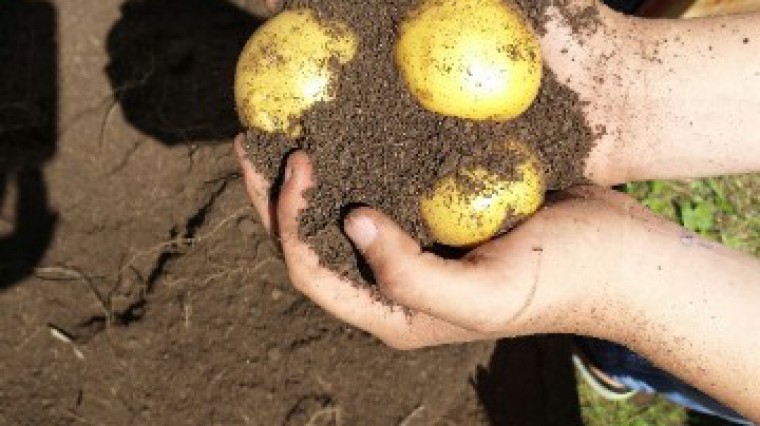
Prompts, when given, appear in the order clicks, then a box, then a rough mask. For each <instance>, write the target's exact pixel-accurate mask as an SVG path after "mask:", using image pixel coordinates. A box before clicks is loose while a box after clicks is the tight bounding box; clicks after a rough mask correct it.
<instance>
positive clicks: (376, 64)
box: [247, 0, 594, 280]
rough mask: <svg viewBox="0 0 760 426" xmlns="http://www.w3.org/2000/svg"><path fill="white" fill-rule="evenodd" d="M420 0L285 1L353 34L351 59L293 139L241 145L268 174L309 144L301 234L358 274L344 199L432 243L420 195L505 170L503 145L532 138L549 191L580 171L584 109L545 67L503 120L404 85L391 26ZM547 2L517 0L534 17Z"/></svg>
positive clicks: (326, 258)
mask: <svg viewBox="0 0 760 426" xmlns="http://www.w3.org/2000/svg"><path fill="white" fill-rule="evenodd" d="M418 1H419V0H387V1H383V2H378V3H373V4H372V5H371V6H368V4H367V3H366V1H365V0H342V1H335V0H292V1H289V2H287V4H286V8H300V7H308V8H311V9H312V10H314V11H315V12H316V13H317V15H318V16H319V17H320V18H322V19H329V20H340V21H342V22H344V23H346V24H348V25H349V26H350V27H351V28H352V29H353V30H354V31H355V32H356V33H357V35H358V36H359V39H360V40H359V49H358V52H357V54H356V56H355V58H354V59H353V60H352V61H351V62H349V63H348V64H347V65H346V66H345V67H343V68H342V69H341V72H340V76H341V77H340V81H339V84H338V85H337V87H336V88H335V90H336V94H337V96H336V100H335V101H333V102H328V103H322V104H319V105H317V106H316V107H314V108H313V109H312V110H310V111H309V112H307V113H306V114H305V116H304V118H303V123H302V124H303V135H302V137H300V138H299V139H298V140H291V139H288V138H287V137H286V136H284V135H272V134H266V133H263V132H259V131H256V130H250V131H249V132H248V137H247V141H248V143H247V145H248V150H249V153H250V157H251V160H252V161H253V163H254V164H255V166H256V168H257V169H258V170H261V171H263V172H264V173H265V174H266V175H267V176H268V177H269V178H270V179H272V180H275V177H276V175H277V173H278V171H279V170H280V168H281V164H282V161H283V159H284V158H285V156H286V155H287V154H288V153H289V152H291V151H293V150H294V149H301V150H304V151H306V152H308V153H309V154H310V155H311V157H312V160H313V163H314V165H315V173H316V181H317V185H316V187H315V188H314V190H313V191H311V192H310V194H309V201H310V207H309V209H308V210H307V211H306V212H305V213H304V215H303V217H302V220H301V232H302V236H303V238H304V239H305V240H306V241H307V242H308V243H309V244H311V245H312V246H313V247H314V249H315V250H316V251H317V252H318V254H319V255H320V257H321V259H322V261H323V263H324V264H325V265H326V266H327V267H330V268H331V269H334V270H337V271H341V272H343V273H345V275H347V276H348V277H349V278H352V279H355V280H360V274H359V271H358V268H357V258H356V256H355V253H354V251H353V249H352V247H351V244H350V241H349V240H348V239H347V238H346V237H345V236H344V235H343V233H342V230H341V217H342V215H343V214H345V211H346V209H347V208H348V206H351V205H356V204H362V205H368V206H371V207H373V208H376V209H379V210H380V211H383V212H384V213H386V214H388V215H390V216H391V217H393V218H394V219H395V220H396V221H397V223H399V224H400V225H401V226H402V227H403V228H404V229H405V230H406V231H408V232H409V233H411V235H413V236H415V237H416V238H417V239H418V240H419V241H420V242H421V243H422V244H423V245H424V246H430V245H432V244H433V243H434V241H433V239H432V238H431V236H430V235H429V233H428V232H427V230H426V229H425V227H424V225H423V223H422V220H421V217H420V213H419V197H420V195H421V194H423V193H425V192H426V191H430V190H431V189H432V187H433V185H434V183H435V182H436V181H437V180H438V179H439V178H440V177H442V176H443V175H445V174H448V173H450V172H452V171H455V170H456V169H458V168H460V167H462V166H466V165H470V164H488V165H489V166H491V167H494V166H496V167H498V168H497V169H496V170H493V171H495V172H497V173H500V174H503V175H510V174H511V173H512V172H511V169H512V166H513V164H512V163H513V161H510V159H509V158H505V157H504V156H503V155H501V154H500V152H503V144H504V143H505V141H507V140H510V139H517V140H520V141H522V142H524V143H526V144H528V145H529V146H531V147H532V148H533V149H534V150H535V151H536V152H537V153H538V154H539V156H540V157H541V160H542V163H543V166H544V169H545V172H546V174H547V177H548V183H549V187H550V189H561V188H565V187H568V186H570V185H572V184H573V183H577V182H579V181H581V180H582V179H583V169H584V161H585V158H586V157H587V156H588V153H589V151H590V150H591V148H592V145H593V140H594V132H593V131H592V129H590V128H589V127H588V126H587V125H586V123H585V121H584V118H583V115H582V113H581V109H580V107H581V104H580V100H579V99H578V96H577V94H575V93H574V92H573V91H571V90H570V89H568V88H566V87H564V86H563V85H562V84H561V83H560V82H558V81H557V79H556V78H555V77H554V75H553V74H552V73H551V71H549V70H546V71H545V75H544V80H543V83H542V88H541V91H540V93H539V96H538V98H537V99H536V101H535V103H534V104H533V105H532V106H531V108H530V109H529V110H528V111H527V112H526V113H525V114H523V115H522V116H521V117H519V118H517V119H515V120H512V121H509V122H506V123H491V122H477V121H472V120H466V119H459V118H452V117H444V116H441V115H438V114H435V113H432V112H429V111H427V110H425V109H423V108H422V107H421V106H420V105H419V104H418V103H417V102H416V101H415V100H414V99H413V97H412V95H411V94H410V93H409V92H408V91H407V89H406V87H405V84H404V82H403V81H402V79H401V78H400V76H399V72H398V69H397V67H396V65H395V63H394V57H393V47H394V44H395V39H396V34H397V31H396V29H397V26H398V24H399V22H400V21H401V20H402V19H403V18H404V17H405V16H406V14H407V13H408V11H409V10H411V8H412V7H414V5H415V4H416V3H417V2H418ZM547 4H548V3H547V2H545V1H544V2H538V3H535V4H534V3H533V2H529V1H524V2H521V7H522V8H524V9H525V8H527V9H528V10H525V12H526V15H527V16H529V17H530V18H531V19H532V20H533V21H534V23H535V24H536V25H540V24H541V17H542V16H543V14H542V11H543V9H544V8H545V7H546V5H547Z"/></svg>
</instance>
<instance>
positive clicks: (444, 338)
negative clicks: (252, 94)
mask: <svg viewBox="0 0 760 426" xmlns="http://www.w3.org/2000/svg"><path fill="white" fill-rule="evenodd" d="M241 144H242V138H239V139H238V140H237V142H236V145H237V150H238V154H239V156H240V159H241V165H242V168H243V171H244V176H245V180H246V186H247V188H248V192H249V195H250V197H251V200H252V202H253V205H254V207H255V208H256V210H257V212H258V213H259V215H260V217H261V218H262V222H263V223H264V224H265V226H266V227H267V229H270V230H271V232H272V233H274V234H276V235H278V236H279V240H280V243H281V246H282V250H283V254H284V259H285V262H286V266H287V268H288V272H289V274H290V278H291V281H292V282H293V284H294V285H295V286H296V287H297V288H298V289H299V290H300V291H301V292H303V293H304V294H305V295H306V296H307V297H309V298H310V299H312V300H313V301H314V302H316V303H317V304H319V305H320V306H322V307H323V308H324V309H326V310H327V311H329V312H331V313H332V314H333V315H335V316H337V317H338V318H340V319H342V320H344V321H346V322H349V323H351V324H353V325H354V326H356V327H358V328H361V329H364V330H366V331H368V332H370V333H372V334H373V335H375V336H377V337H378V338H380V339H381V340H383V341H384V342H385V343H387V344H388V345H390V346H392V347H395V348H405V349H411V348H419V347H425V346H432V345H439V344H445V343H454V342H463V341H471V340H480V339H491V338H497V337H502V336H513V335H524V334H536V333H549V332H571V331H581V330H582V329H583V327H582V326H581V323H582V322H583V321H585V319H586V318H588V315H585V314H588V312H585V313H584V308H585V307H588V306H589V304H588V303H586V302H585V300H586V298H587V296H588V294H587V291H586V288H588V287H591V288H593V287H596V288H602V287H603V286H604V285H605V283H606V282H608V281H609V280H610V279H611V277H612V276H614V275H615V274H616V273H617V272H618V265H621V263H620V262H618V261H617V260H616V256H617V255H620V254H621V253H619V252H620V251H621V250H620V249H621V247H620V246H617V245H616V241H620V240H623V239H625V238H624V235H623V234H624V233H625V230H626V227H625V226H616V225H618V224H619V223H620V222H623V221H624V220H625V218H626V217H627V215H628V212H629V211H630V210H632V209H634V210H635V209H637V208H638V207H636V205H635V203H634V202H633V201H631V200H630V199H628V198H627V197H625V196H623V195H620V194H615V193H611V192H608V191H605V190H600V189H593V188H585V189H578V190H575V191H574V192H572V193H570V194H569V195H570V196H571V199H569V200H567V201H563V202H559V203H556V204H553V205H551V206H549V207H547V208H545V209H543V210H542V211H541V212H540V213H538V214H537V215H536V216H535V217H533V218H532V219H530V220H529V221H528V222H527V223H525V224H524V225H522V226H520V227H518V228H517V229H515V230H514V231H512V232H511V233H510V234H509V235H508V236H505V237H502V238H499V239H497V240H494V241H492V242H490V243H488V244H485V245H483V246H481V247H479V248H477V249H475V250H473V251H472V252H471V253H469V254H468V255H466V256H465V257H464V258H463V259H461V260H447V259H443V258H441V257H438V256H436V255H434V254H431V253H427V252H423V251H422V250H421V248H420V246H419V245H418V244H417V242H416V241H414V240H413V239H412V238H411V237H410V236H409V235H407V234H406V233H405V232H404V231H403V230H401V229H400V228H399V227H398V226H397V225H396V224H395V223H394V222H393V221H392V220H391V219H390V218H388V217H387V216H385V215H383V214H381V213H379V212H377V211H373V210H370V209H366V208H362V209H359V210H356V211H354V212H352V213H351V214H350V215H349V216H348V218H347V219H346V223H345V229H346V232H347V233H348V235H350V236H351V237H352V239H353V241H354V243H355V244H356V246H357V247H358V248H359V250H360V251H361V252H362V254H363V255H364V256H365V258H366V260H367V261H368V262H369V264H370V266H371V267H372V269H373V272H374V274H375V278H376V280H377V283H378V286H379V290H380V291H381V292H382V294H383V295H384V296H386V297H387V298H388V299H389V300H390V301H392V302H393V304H394V305H393V306H391V305H390V304H388V303H384V302H381V301H379V300H378V298H377V297H376V296H375V295H373V294H372V293H371V292H370V291H369V289H368V288H362V287H360V286H359V285H358V284H356V283H352V282H350V281H348V280H346V279H344V278H342V277H340V276H339V275H338V274H336V273H334V272H333V271H330V270H328V269H326V268H325V267H323V266H322V265H321V264H320V261H319V258H318V256H317V254H316V253H315V252H314V251H313V250H312V249H311V248H310V247H309V246H308V245H307V244H305V243H304V242H303V241H301V240H300V239H299V232H298V224H299V220H298V218H299V215H300V212H301V211H302V210H303V209H305V208H306V207H307V203H306V200H305V199H304V198H303V195H302V194H303V192H304V191H306V190H307V189H308V188H310V187H311V186H312V185H313V183H314V182H313V180H312V167H311V164H310V160H309V158H308V156H307V155H306V154H304V153H302V152H297V153H295V154H292V155H291V157H290V158H289V159H288V163H287V166H286V171H285V180H284V184H283V186H282V188H281V191H280V197H279V199H278V200H277V201H276V205H271V204H270V201H269V196H268V187H269V184H268V182H267V181H266V180H265V179H264V178H263V177H262V176H261V175H260V174H258V173H257V172H256V171H255V170H254V169H253V167H252V165H251V163H250V161H249V160H248V158H247V155H246V153H245V150H244V148H242V146H241Z"/></svg>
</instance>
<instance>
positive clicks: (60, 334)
mask: <svg viewBox="0 0 760 426" xmlns="http://www.w3.org/2000/svg"><path fill="white" fill-rule="evenodd" d="M48 330H50V335H51V336H53V338H54V339H56V340H58V341H59V342H62V343H65V344H67V345H69V346H70V347H71V349H72V350H73V351H74V355H76V357H77V358H79V359H80V360H82V361H84V354H82V351H80V350H79V347H78V346H77V344H76V343H75V342H74V338H73V337H71V335H69V333H67V332H65V331H64V330H63V329H61V328H59V327H57V326H55V325H53V324H48Z"/></svg>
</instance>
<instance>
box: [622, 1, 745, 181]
mask: <svg viewBox="0 0 760 426" xmlns="http://www.w3.org/2000/svg"><path fill="white" fill-rule="evenodd" d="M634 25H635V27H634V29H633V30H634V32H633V33H632V34H631V37H632V40H633V42H632V45H631V46H629V48H632V49H639V54H638V55H636V57H634V58H633V59H631V60H630V61H629V62H628V63H627V66H628V67H627V69H624V70H623V73H624V75H625V77H624V78H625V79H626V80H628V83H626V84H627V96H626V101H625V105H624V107H623V108H622V109H621V110H620V112H619V117H617V123H618V125H617V127H618V129H617V131H618V137H617V142H616V143H615V144H614V145H615V146H614V148H613V149H610V152H609V154H610V156H611V161H612V163H613V164H621V165H623V168H624V173H625V176H624V179H622V180H628V181H630V180H648V179H664V178H690V177H702V176H714V175H722V174H735V173H744V172H757V171H760V119H758V113H760V14H747V15H738V16H732V17H722V18H708V19H698V20H684V21H678V22H675V21H672V20H649V21H644V20H636V22H635V24H634ZM637 44H638V45H637Z"/></svg>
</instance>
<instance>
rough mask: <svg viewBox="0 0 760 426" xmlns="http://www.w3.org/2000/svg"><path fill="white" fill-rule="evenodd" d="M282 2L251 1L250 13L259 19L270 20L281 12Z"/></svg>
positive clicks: (275, 0)
mask: <svg viewBox="0 0 760 426" xmlns="http://www.w3.org/2000/svg"><path fill="white" fill-rule="evenodd" d="M282 2H283V0H252V1H251V2H250V5H251V11H252V12H253V14H254V15H256V16H258V17H259V18H271V17H272V16H274V15H276V14H278V13H279V12H280V10H282Z"/></svg>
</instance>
